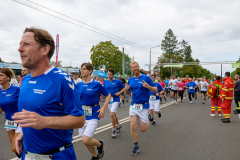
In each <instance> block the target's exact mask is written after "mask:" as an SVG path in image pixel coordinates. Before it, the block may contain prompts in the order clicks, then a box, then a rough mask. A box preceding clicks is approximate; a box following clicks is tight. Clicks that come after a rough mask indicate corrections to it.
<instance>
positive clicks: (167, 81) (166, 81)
mask: <svg viewBox="0 0 240 160" xmlns="http://www.w3.org/2000/svg"><path fill="white" fill-rule="evenodd" d="M164 82H165V84H166V88H168V83H169V80H165V81H164Z"/></svg>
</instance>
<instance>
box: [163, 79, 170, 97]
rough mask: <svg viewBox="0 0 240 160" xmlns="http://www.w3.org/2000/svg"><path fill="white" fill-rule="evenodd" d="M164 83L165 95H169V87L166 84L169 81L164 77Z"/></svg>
mask: <svg viewBox="0 0 240 160" xmlns="http://www.w3.org/2000/svg"><path fill="white" fill-rule="evenodd" d="M164 82H165V84H166V88H165V90H166V95H169V86H168V84H169V79H168V78H167V77H166V78H165V81H164Z"/></svg>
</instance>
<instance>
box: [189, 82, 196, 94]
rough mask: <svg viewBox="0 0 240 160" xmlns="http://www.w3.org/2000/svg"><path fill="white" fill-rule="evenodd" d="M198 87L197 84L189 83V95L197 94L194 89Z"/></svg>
mask: <svg viewBox="0 0 240 160" xmlns="http://www.w3.org/2000/svg"><path fill="white" fill-rule="evenodd" d="M195 86H196V83H195V82H191V83H190V82H188V83H187V87H188V93H195V89H194V87H195Z"/></svg>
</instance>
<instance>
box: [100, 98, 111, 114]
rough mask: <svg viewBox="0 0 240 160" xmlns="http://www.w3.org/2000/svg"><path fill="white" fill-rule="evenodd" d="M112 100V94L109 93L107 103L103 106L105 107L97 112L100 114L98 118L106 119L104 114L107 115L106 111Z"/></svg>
mask: <svg viewBox="0 0 240 160" xmlns="http://www.w3.org/2000/svg"><path fill="white" fill-rule="evenodd" d="M110 99H111V94H110V93H109V94H108V96H107V97H106V98H105V102H104V104H103V107H102V108H100V109H99V110H98V111H97V112H100V113H99V115H98V118H103V117H104V114H105V110H106V108H107V106H108V103H109V102H110Z"/></svg>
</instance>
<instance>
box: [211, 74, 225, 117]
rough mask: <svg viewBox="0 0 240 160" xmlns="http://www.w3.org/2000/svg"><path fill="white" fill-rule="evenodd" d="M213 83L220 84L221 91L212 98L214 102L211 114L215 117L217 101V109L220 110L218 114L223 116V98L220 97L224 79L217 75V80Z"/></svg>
mask: <svg viewBox="0 0 240 160" xmlns="http://www.w3.org/2000/svg"><path fill="white" fill-rule="evenodd" d="M212 84H215V85H216V86H218V88H219V91H218V92H217V93H216V94H217V96H216V97H213V98H211V103H212V107H211V114H210V116H213V117H215V110H216V109H215V105H216V102H217V111H218V116H219V117H221V116H222V110H221V99H220V95H219V94H220V93H221V90H222V81H221V77H220V76H216V81H214V82H212Z"/></svg>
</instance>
